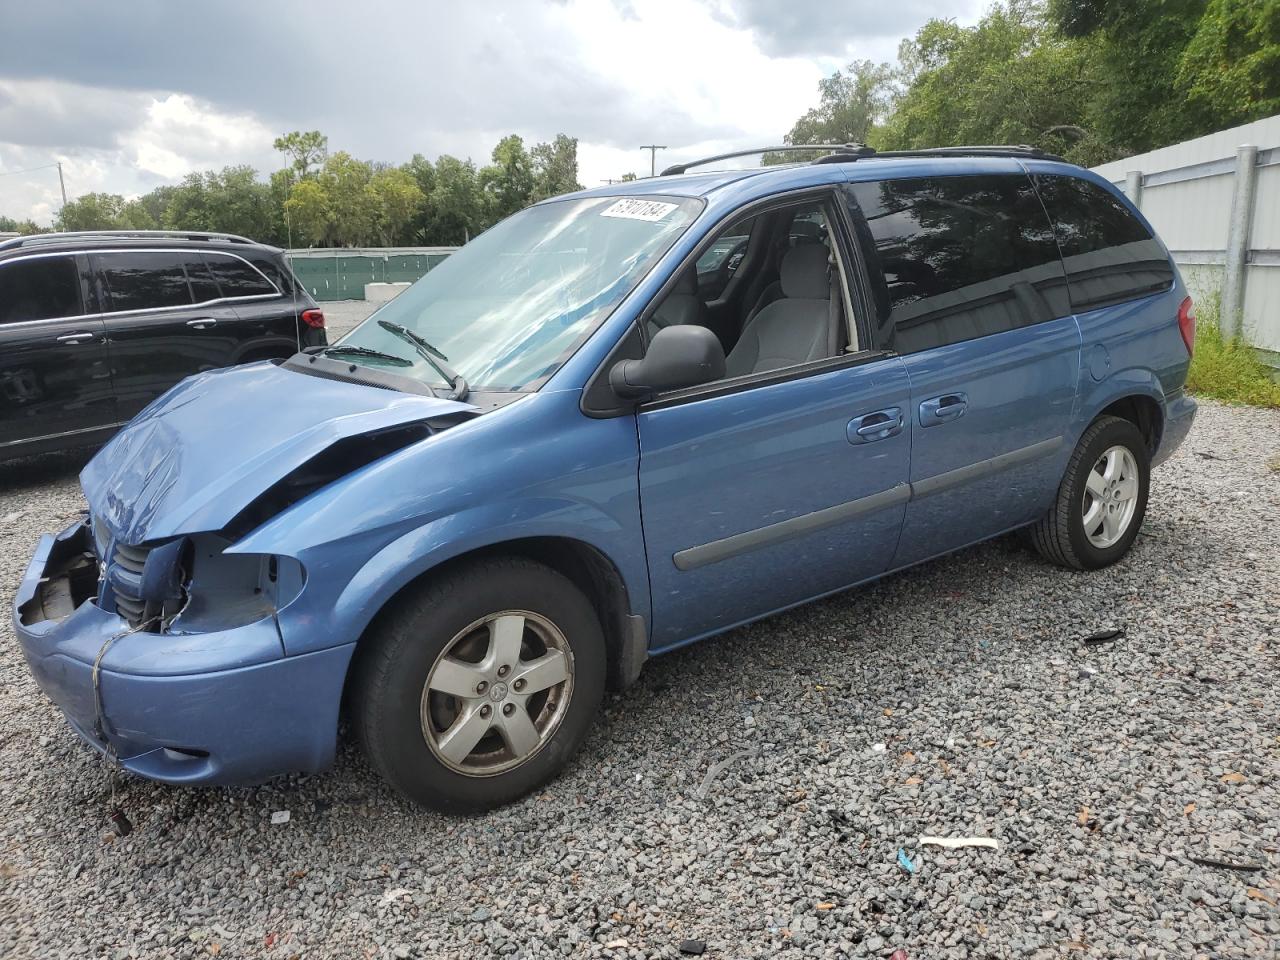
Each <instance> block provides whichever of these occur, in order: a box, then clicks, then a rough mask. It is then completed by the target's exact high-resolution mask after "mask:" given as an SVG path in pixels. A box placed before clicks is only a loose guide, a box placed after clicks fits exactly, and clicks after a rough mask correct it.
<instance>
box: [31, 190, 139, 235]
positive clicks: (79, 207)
mask: <svg viewBox="0 0 1280 960" xmlns="http://www.w3.org/2000/svg"><path fill="white" fill-rule="evenodd" d="M56 226H57V228H58V229H59V230H147V229H154V228H155V227H156V222H155V219H154V218H153V217H152V216H151V214H150V213H149V212H148V209H147V207H146V205H144V204H143V203H141V202H140V201H138V200H126V199H125V198H124V197H122V196H120V195H119V194H116V193H86V194H84V195H82V196H79V197H77V198H76V199H74V200H71V201H69V202H68V203H67V205H66V206H65V207H63V208H62V212H61V213H60V214H59V215H58V218H57V222H56Z"/></svg>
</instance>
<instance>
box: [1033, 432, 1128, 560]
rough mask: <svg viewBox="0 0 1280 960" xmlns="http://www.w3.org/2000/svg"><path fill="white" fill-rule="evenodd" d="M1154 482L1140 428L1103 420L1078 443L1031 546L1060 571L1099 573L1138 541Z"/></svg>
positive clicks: (1034, 530)
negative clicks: (1099, 570)
mask: <svg viewBox="0 0 1280 960" xmlns="http://www.w3.org/2000/svg"><path fill="white" fill-rule="evenodd" d="M1150 478H1151V467H1150V462H1149V456H1148V453H1147V445H1146V443H1145V441H1144V440H1143V438H1142V434H1141V433H1139V432H1138V428H1137V427H1135V426H1134V425H1133V424H1132V423H1130V422H1129V421H1128V420H1121V419H1120V418H1118V417H1100V418H1099V419H1097V420H1095V421H1094V422H1093V423H1092V424H1091V425H1090V426H1089V429H1088V430H1086V431H1085V432H1084V436H1082V437H1081V438H1080V442H1079V443H1078V444H1076V449H1075V451H1074V452H1073V453H1072V454H1071V460H1070V461H1069V462H1068V463H1067V472H1066V475H1065V476H1064V477H1063V478H1062V485H1061V486H1060V487H1059V488H1058V498H1057V500H1056V501H1055V502H1054V505H1053V506H1052V507H1050V508H1049V512H1048V513H1047V514H1045V516H1044V517H1043V518H1042V519H1041V520H1039V521H1037V522H1036V523H1035V524H1034V525H1033V526H1032V527H1031V529H1030V534H1031V542H1032V543H1033V544H1034V545H1035V548H1036V549H1037V550H1038V551H1039V552H1040V554H1041V556H1043V557H1044V558H1045V559H1046V560H1049V561H1051V562H1053V563H1056V564H1058V565H1059V566H1063V567H1070V568H1072V569H1075V570H1097V569H1099V568H1101V567H1105V566H1109V565H1110V564H1113V563H1115V562H1116V561H1117V560H1119V559H1120V558H1121V557H1123V556H1124V555H1125V554H1126V553H1128V552H1129V547H1131V546H1132V545H1133V541H1134V539H1135V538H1136V537H1137V536H1138V529H1139V528H1140V527H1141V526H1142V519H1143V517H1144V516H1145V515H1146V512H1147V492H1148V488H1149V483H1150Z"/></svg>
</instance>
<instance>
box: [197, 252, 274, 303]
mask: <svg viewBox="0 0 1280 960" xmlns="http://www.w3.org/2000/svg"><path fill="white" fill-rule="evenodd" d="M205 260H206V261H207V262H208V264H209V269H210V270H212V271H213V275H214V277H215V278H216V279H217V281H218V286H219V287H221V288H222V295H223V296H224V297H262V296H275V294H276V288H275V287H273V286H272V285H271V281H270V280H268V279H267V278H266V277H264V276H263V275H262V274H261V273H260V272H259V271H258V270H256V269H254V268H253V267H251V266H249V264H247V263H245V262H244V261H243V260H241V259H239V258H238V257H232V256H229V255H227V254H221V253H206V254H205Z"/></svg>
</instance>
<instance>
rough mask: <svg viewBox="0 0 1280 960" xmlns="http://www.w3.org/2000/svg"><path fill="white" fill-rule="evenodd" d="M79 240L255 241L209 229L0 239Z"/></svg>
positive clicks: (5, 245) (4, 245)
mask: <svg viewBox="0 0 1280 960" xmlns="http://www.w3.org/2000/svg"><path fill="white" fill-rule="evenodd" d="M69 237H71V238H75V239H78V240H127V239H130V238H137V239H140V240H145V239H152V240H205V241H213V240H220V241H223V242H225V243H254V242H255V241H253V240H250V239H249V238H248V237H242V236H240V235H238V234H235V233H220V232H211V231H208V230H70V231H66V232H64V233H33V234H31V235H30V236H26V237H14V238H12V239H10V240H4V241H0V250H10V249H13V248H15V247H25V246H30V245H33V244H41V243H56V242H57V241H59V240H65V239H67V238H69Z"/></svg>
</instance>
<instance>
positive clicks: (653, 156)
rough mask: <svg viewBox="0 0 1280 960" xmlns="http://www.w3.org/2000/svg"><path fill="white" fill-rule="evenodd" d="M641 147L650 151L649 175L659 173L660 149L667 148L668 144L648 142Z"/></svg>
mask: <svg viewBox="0 0 1280 960" xmlns="http://www.w3.org/2000/svg"><path fill="white" fill-rule="evenodd" d="M640 149H641V150H648V151H649V176H651V177H655V176H657V175H658V151H659V150H665V149H667V148H666V146H665V145H663V144H657V143H646V144H645V145H644V146H642V147H641V148H640Z"/></svg>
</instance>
